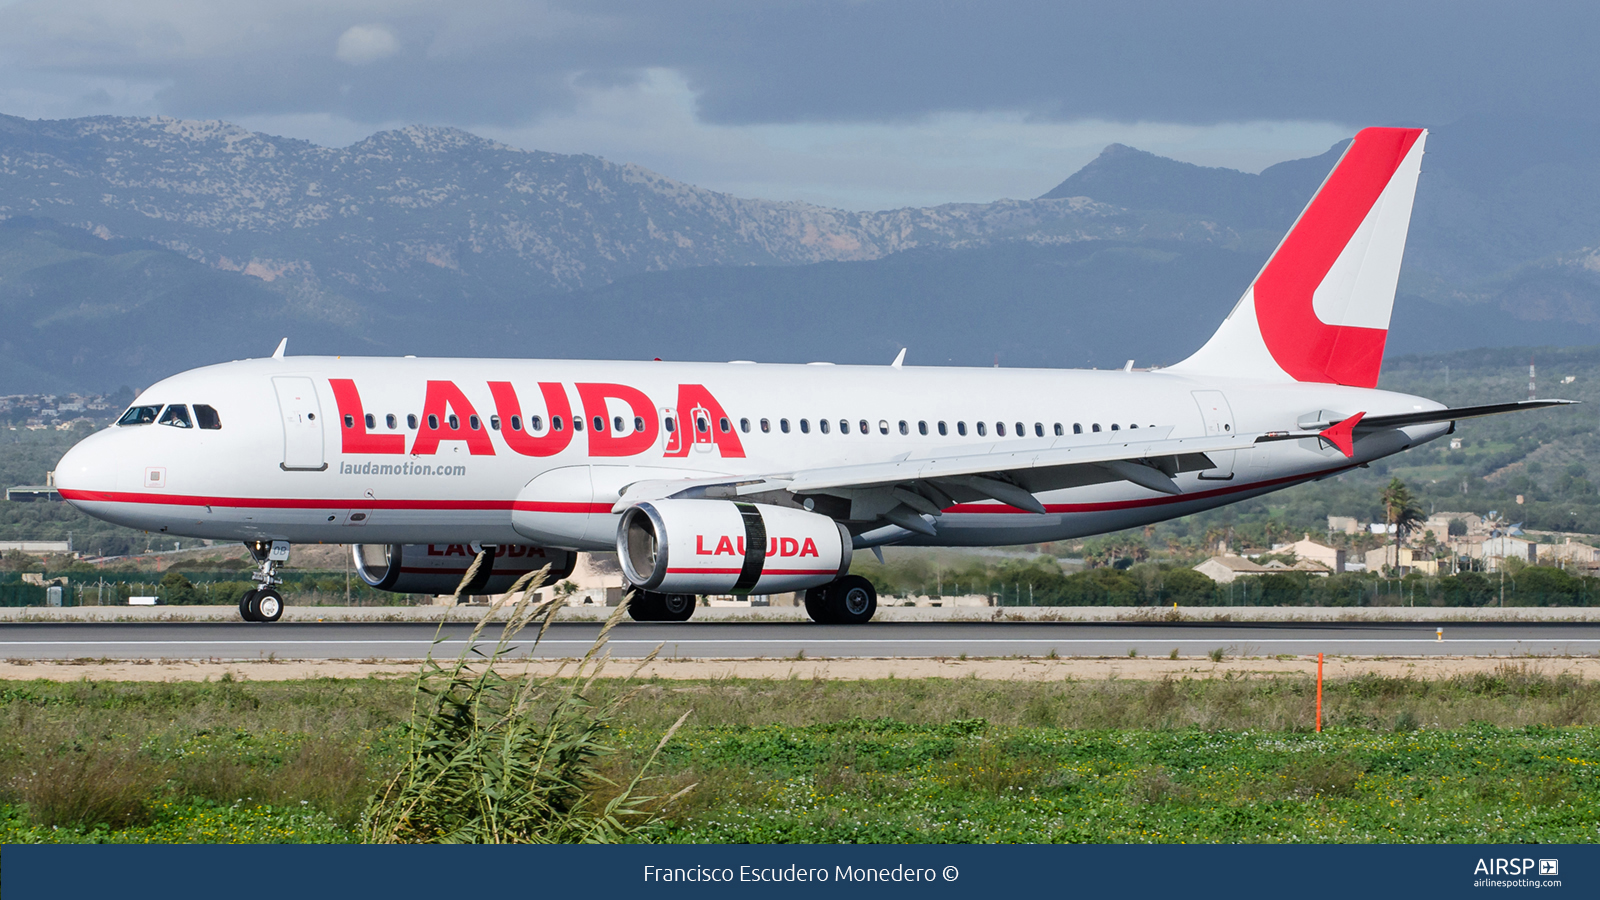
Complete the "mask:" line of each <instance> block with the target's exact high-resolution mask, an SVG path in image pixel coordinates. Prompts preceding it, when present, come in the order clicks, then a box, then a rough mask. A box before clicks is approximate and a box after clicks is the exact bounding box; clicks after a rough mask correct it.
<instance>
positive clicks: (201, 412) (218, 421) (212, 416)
mask: <svg viewBox="0 0 1600 900" xmlns="http://www.w3.org/2000/svg"><path fill="white" fill-rule="evenodd" d="M194 420H195V423H196V424H198V425H199V426H200V427H201V428H205V429H208V430H210V431H218V430H220V429H221V428H222V417H221V416H219V415H217V411H216V410H215V409H212V408H211V407H209V406H207V405H205V404H204V403H196V404H195V405H194Z"/></svg>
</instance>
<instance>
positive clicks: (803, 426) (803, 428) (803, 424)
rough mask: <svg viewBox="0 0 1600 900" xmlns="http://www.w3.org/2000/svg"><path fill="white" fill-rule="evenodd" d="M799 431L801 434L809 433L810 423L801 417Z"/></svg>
mask: <svg viewBox="0 0 1600 900" xmlns="http://www.w3.org/2000/svg"><path fill="white" fill-rule="evenodd" d="M800 433H801V434H810V433H811V423H810V422H807V421H806V420H805V419H801V420H800Z"/></svg>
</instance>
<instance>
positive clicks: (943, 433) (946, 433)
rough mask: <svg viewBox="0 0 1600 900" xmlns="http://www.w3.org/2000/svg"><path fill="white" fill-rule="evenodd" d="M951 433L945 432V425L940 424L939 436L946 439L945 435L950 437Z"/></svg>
mask: <svg viewBox="0 0 1600 900" xmlns="http://www.w3.org/2000/svg"><path fill="white" fill-rule="evenodd" d="M949 433H950V432H948V431H946V430H945V427H944V423H943V422H940V423H939V436H940V437H944V436H945V435H948V434H949Z"/></svg>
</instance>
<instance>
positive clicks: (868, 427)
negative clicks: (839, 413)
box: [861, 419, 872, 434]
mask: <svg viewBox="0 0 1600 900" xmlns="http://www.w3.org/2000/svg"><path fill="white" fill-rule="evenodd" d="M871 431H872V426H871V425H868V424H867V420H866V419H862V420H861V433H862V434H868V433H870V432H871Z"/></svg>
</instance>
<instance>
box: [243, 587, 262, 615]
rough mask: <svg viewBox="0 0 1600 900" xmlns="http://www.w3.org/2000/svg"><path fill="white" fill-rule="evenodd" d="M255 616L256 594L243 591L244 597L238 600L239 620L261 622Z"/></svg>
mask: <svg viewBox="0 0 1600 900" xmlns="http://www.w3.org/2000/svg"><path fill="white" fill-rule="evenodd" d="M256 616H257V613H256V592H255V591H245V592H244V596H243V597H240V598H239V618H241V619H243V620H245V621H246V622H259V621H261V620H260V619H259V618H257V617H256Z"/></svg>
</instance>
